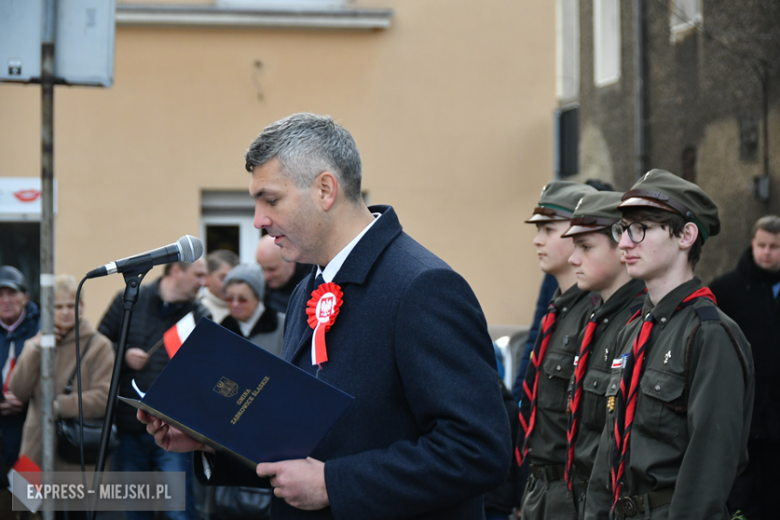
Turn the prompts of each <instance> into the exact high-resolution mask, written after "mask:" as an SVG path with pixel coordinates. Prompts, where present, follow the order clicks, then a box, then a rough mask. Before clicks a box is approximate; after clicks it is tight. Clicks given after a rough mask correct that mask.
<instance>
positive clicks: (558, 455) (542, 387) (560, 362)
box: [515, 181, 596, 520]
mask: <svg viewBox="0 0 780 520" xmlns="http://www.w3.org/2000/svg"><path fill="white" fill-rule="evenodd" d="M589 193H596V190H595V189H594V188H591V187H590V186H587V185H584V184H579V183H576V182H565V181H553V182H551V183H549V184H547V186H545V187H544V190H542V195H541V197H540V199H539V205H538V206H537V207H536V209H534V212H533V215H532V216H531V218H529V219H528V220H526V222H527V223H529V224H535V225H536V227H537V232H536V237H535V238H534V245H535V246H536V252H537V255H538V256H539V266H540V267H541V268H542V271H544V272H545V273H549V274H551V275H553V276H554V277H555V279H556V280H557V281H558V290H557V291H556V293H555V296H554V297H553V299H552V301H551V302H550V306H549V307H548V310H547V314H546V315H545V317H544V319H543V320H542V325H541V327H540V331H539V336H538V337H537V338H536V345H534V350H533V353H532V354H531V362H530V363H529V365H528V370H527V372H526V374H525V380H524V383H523V399H522V400H521V402H520V433H519V436H518V440H517V449H516V451H515V455H516V457H517V462H518V464H521V465H522V464H523V463H524V462H526V460H527V462H528V463H529V470H530V476H529V478H528V482H527V484H526V488H525V492H524V494H523V502H522V507H521V515H522V518H523V520H536V519H540V520H541V519H545V518H560V519H563V518H569V519H574V518H576V510H575V506H574V501H573V499H572V496H571V494H569V493H568V490H567V488H566V482H565V481H564V480H563V476H564V470H565V463H566V427H567V425H568V416H567V414H566V407H567V406H566V405H567V401H568V387H569V380H570V379H571V376H572V374H573V372H574V357H575V356H576V354H577V350H578V348H579V344H578V342H577V336H578V335H579V333H580V330H581V329H582V327H583V324H584V321H585V320H586V319H587V317H588V316H589V315H590V312H591V309H592V303H591V297H590V293H589V292H588V291H583V290H581V289H579V288H578V287H577V277H576V275H575V273H574V268H573V267H572V266H571V265H570V264H569V263H568V259H569V257H570V256H571V254H572V253H573V252H574V243H573V242H572V240H571V239H570V238H564V237H562V236H561V235H562V234H563V232H564V231H566V230H567V229H568V228H569V221H570V220H571V218H572V214H573V212H574V208H575V206H577V203H578V202H579V200H580V199H581V198H582V197H583V196H584V195H587V194H589Z"/></svg>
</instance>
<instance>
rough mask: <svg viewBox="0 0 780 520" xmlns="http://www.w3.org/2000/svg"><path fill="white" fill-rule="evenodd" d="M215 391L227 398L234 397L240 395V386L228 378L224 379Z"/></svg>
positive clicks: (221, 379) (218, 383)
mask: <svg viewBox="0 0 780 520" xmlns="http://www.w3.org/2000/svg"><path fill="white" fill-rule="evenodd" d="M213 390H214V391H215V392H216V393H218V394H221V395H224V396H225V397H233V396H234V395H236V394H237V393H238V385H237V384H236V383H235V382H234V381H231V380H230V379H228V378H227V377H222V378H220V380H219V382H217V385H216V386H215V387H214V389H213Z"/></svg>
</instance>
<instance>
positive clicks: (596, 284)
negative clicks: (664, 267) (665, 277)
mask: <svg viewBox="0 0 780 520" xmlns="http://www.w3.org/2000/svg"><path fill="white" fill-rule="evenodd" d="M622 195H623V194H622V193H618V192H614V191H600V192H597V193H589V194H587V195H585V196H584V197H583V198H582V199H581V200H580V202H579V204H577V207H576V208H575V210H574V215H573V217H572V219H571V221H570V223H571V226H570V227H569V229H568V230H567V231H566V232H565V233H564V234H563V236H564V237H571V238H572V239H573V241H574V253H572V255H571V256H570V257H569V263H570V264H571V265H572V266H574V272H575V274H576V275H577V286H578V287H579V288H580V289H582V290H583V291H598V292H601V293H602V296H604V299H605V300H606V299H607V298H608V295H611V294H612V293H613V292H614V290H616V289H618V288H620V286H622V285H623V283H625V281H626V279H627V275H625V272H626V266H625V265H624V264H623V262H622V260H621V257H622V252H621V251H620V249H618V248H617V242H616V241H615V239H614V238H613V237H612V226H613V224H615V223H616V222H618V221H620V210H618V209H617V205H618V204H619V203H620V198H621V196H622ZM605 292H606V293H607V294H606V295H605V294H603V293H605Z"/></svg>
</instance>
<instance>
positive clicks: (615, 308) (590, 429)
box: [572, 280, 646, 499]
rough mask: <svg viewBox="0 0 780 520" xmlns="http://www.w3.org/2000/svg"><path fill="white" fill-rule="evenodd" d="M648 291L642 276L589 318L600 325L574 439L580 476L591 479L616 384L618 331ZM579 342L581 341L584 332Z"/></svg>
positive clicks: (583, 384)
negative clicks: (609, 394)
mask: <svg viewBox="0 0 780 520" xmlns="http://www.w3.org/2000/svg"><path fill="white" fill-rule="evenodd" d="M645 294H646V291H645V283H644V282H643V281H642V280H631V281H629V282H628V283H626V284H624V285H623V286H622V287H621V288H620V289H618V290H617V291H615V293H614V294H613V295H612V297H611V298H610V299H609V300H607V302H606V303H602V304H600V305H599V306H597V307H596V308H595V309H594V311H593V313H592V314H591V315H590V317H589V321H594V322H595V323H597V326H596V330H595V332H594V334H593V338H592V339H591V344H590V354H589V356H588V360H587V367H586V370H587V371H586V373H585V376H584V377H583V382H582V390H583V391H582V397H581V401H580V405H579V406H580V410H581V411H580V413H579V418H578V421H577V424H578V426H577V432H576V435H575V436H574V439H573V442H574V457H573V459H574V460H573V462H574V465H573V468H572V470H573V475H574V476H576V478H578V479H579V480H582V481H588V480H590V474H591V472H592V471H593V461H594V460H595V458H596V452H597V451H598V447H599V439H601V432H603V431H604V423H605V421H606V413H607V396H606V394H607V390H608V388H609V387H610V385H612V384H615V383H614V382H613V381H611V376H612V365H613V361H614V359H615V358H616V357H619V356H618V355H617V354H616V353H615V351H614V350H615V347H616V345H617V338H618V334H620V333H621V332H622V331H623V329H624V328H625V326H626V323H628V320H629V319H630V318H631V316H633V315H634V314H635V313H636V312H637V311H638V310H639V309H641V308H642V304H643V302H644V300H645ZM578 342H579V345H582V334H581V335H580V337H579V338H578ZM572 382H573V378H572ZM575 490H576V487H575ZM577 498H579V497H578V496H576V494H575V499H577Z"/></svg>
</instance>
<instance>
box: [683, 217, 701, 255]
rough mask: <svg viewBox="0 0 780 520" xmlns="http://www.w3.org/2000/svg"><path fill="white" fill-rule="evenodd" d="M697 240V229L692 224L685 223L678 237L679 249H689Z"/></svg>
mask: <svg viewBox="0 0 780 520" xmlns="http://www.w3.org/2000/svg"><path fill="white" fill-rule="evenodd" d="M697 238H699V228H698V227H697V226H696V224H694V223H693V222H686V223H685V226H683V229H682V235H680V249H690V248H692V247H693V244H694V243H696V239H697Z"/></svg>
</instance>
